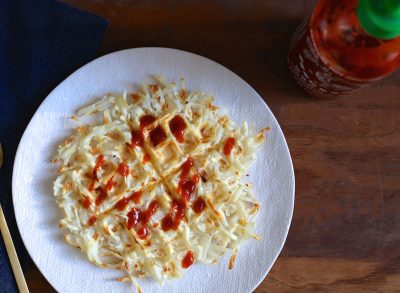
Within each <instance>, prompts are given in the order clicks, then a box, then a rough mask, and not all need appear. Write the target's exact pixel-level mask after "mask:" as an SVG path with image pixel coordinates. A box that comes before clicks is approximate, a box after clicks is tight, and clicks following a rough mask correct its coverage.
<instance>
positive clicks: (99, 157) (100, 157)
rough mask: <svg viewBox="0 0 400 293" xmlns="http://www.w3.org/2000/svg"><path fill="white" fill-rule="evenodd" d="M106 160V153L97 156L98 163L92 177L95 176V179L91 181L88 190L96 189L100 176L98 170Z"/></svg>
mask: <svg viewBox="0 0 400 293" xmlns="http://www.w3.org/2000/svg"><path fill="white" fill-rule="evenodd" d="M104 161H105V158H104V155H103V154H101V155H100V156H98V157H97V160H96V165H95V166H94V168H93V172H92V178H93V179H92V183H90V185H89V188H88V190H89V191H90V192H92V191H93V190H94V184H95V181H96V180H98V178H97V171H98V170H99V169H100V168H101V166H102V165H103V164H104Z"/></svg>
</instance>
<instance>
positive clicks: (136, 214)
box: [127, 200, 159, 239]
mask: <svg viewBox="0 0 400 293" xmlns="http://www.w3.org/2000/svg"><path fill="white" fill-rule="evenodd" d="M158 205H159V203H158V201H157V200H153V201H152V202H151V203H150V204H149V206H148V207H147V209H146V210H145V211H142V210H140V209H139V208H133V209H132V210H131V211H130V212H129V213H128V214H127V216H128V222H127V227H128V229H131V228H134V227H137V226H138V225H139V224H141V226H140V227H139V229H138V230H137V231H136V234H137V236H138V237H139V238H140V239H146V238H147V236H148V231H147V227H146V225H147V223H148V222H149V221H150V219H151V216H152V215H153V214H154V213H155V212H156V211H157V208H158Z"/></svg>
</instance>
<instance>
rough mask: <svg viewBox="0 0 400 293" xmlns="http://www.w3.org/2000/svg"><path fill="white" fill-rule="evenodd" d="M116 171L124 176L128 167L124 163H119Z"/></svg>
mask: <svg viewBox="0 0 400 293" xmlns="http://www.w3.org/2000/svg"><path fill="white" fill-rule="evenodd" d="M117 171H118V173H119V174H120V175H121V176H124V177H126V176H128V175H129V167H128V166H127V165H126V164H124V163H121V164H119V166H118V170H117Z"/></svg>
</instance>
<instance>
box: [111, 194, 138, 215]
mask: <svg viewBox="0 0 400 293" xmlns="http://www.w3.org/2000/svg"><path fill="white" fill-rule="evenodd" d="M141 197H142V191H141V190H139V191H136V192H134V193H132V194H131V195H130V196H129V197H124V198H123V199H121V200H119V201H118V202H117V203H116V204H115V208H117V209H118V210H120V211H123V210H124V209H125V207H126V206H127V205H128V203H129V201H131V200H133V201H134V202H135V203H140V199H141Z"/></svg>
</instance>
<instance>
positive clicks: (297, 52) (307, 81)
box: [287, 19, 367, 98]
mask: <svg viewBox="0 0 400 293" xmlns="http://www.w3.org/2000/svg"><path fill="white" fill-rule="evenodd" d="M287 59H288V64H289V69H290V71H291V72H292V74H293V76H294V79H295V80H296V81H297V83H298V84H299V86H300V87H301V88H303V89H304V90H305V91H307V92H308V93H309V94H311V95H313V96H316V97H319V98H335V97H337V96H339V95H344V94H349V93H351V92H352V91H354V90H356V89H358V88H360V87H362V86H364V85H366V84H367V82H358V81H353V80H349V79H346V78H344V77H342V76H340V75H338V74H337V73H335V72H334V71H332V70H331V69H330V68H329V67H328V66H326V65H325V63H324V62H323V61H322V59H321V58H320V56H319V54H318V52H317V50H316V49H315V47H314V44H313V42H312V39H311V33H310V29H309V19H306V20H304V21H303V23H302V24H301V25H300V26H299V27H298V29H297V30H296V32H295V33H294V35H293V38H292V40H291V42H290V46H289V53H288V55H287Z"/></svg>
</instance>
